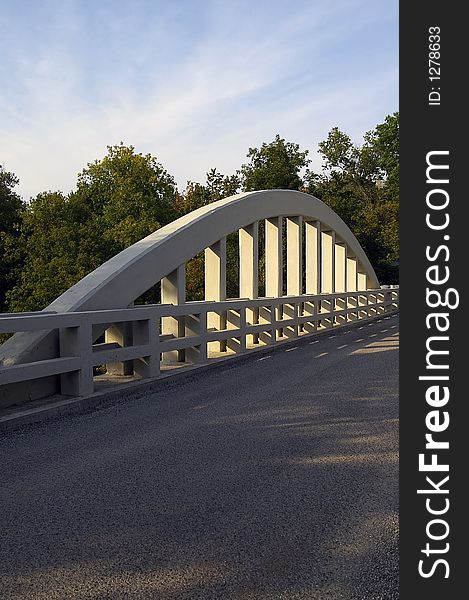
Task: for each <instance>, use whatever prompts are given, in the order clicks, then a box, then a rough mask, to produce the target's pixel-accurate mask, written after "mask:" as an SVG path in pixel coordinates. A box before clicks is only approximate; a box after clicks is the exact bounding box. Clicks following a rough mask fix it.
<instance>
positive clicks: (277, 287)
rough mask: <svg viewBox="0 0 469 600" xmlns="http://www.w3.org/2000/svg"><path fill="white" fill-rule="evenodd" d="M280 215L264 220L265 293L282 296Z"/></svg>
mask: <svg viewBox="0 0 469 600" xmlns="http://www.w3.org/2000/svg"><path fill="white" fill-rule="evenodd" d="M282 263H283V260H282V217H275V218H273V219H266V221H265V295H266V296H268V297H270V298H278V297H279V296H283V264H282Z"/></svg>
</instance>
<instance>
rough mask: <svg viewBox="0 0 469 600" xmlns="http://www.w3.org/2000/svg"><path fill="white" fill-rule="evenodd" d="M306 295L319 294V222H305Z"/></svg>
mask: <svg viewBox="0 0 469 600" xmlns="http://www.w3.org/2000/svg"><path fill="white" fill-rule="evenodd" d="M305 233H306V236H305V239H306V253H305V263H306V264H305V270H306V289H305V293H306V294H319V292H320V289H321V222H320V221H316V222H313V221H305Z"/></svg>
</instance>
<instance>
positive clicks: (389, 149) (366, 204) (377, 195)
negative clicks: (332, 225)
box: [304, 113, 399, 283]
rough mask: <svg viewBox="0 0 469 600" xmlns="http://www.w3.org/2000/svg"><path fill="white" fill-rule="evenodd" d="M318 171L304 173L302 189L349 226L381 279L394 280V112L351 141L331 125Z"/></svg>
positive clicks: (396, 152) (396, 217) (396, 254)
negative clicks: (359, 141)
mask: <svg viewBox="0 0 469 600" xmlns="http://www.w3.org/2000/svg"><path fill="white" fill-rule="evenodd" d="M319 153H320V154H321V155H322V158H323V172H322V173H314V172H312V171H308V172H307V173H306V176H305V185H304V191H306V192H308V193H311V194H313V195H315V196H317V197H318V198H320V199H321V200H323V201H324V202H325V203H326V204H328V205H329V206H330V207H331V208H332V209H333V210H334V211H335V212H336V213H337V214H338V215H339V216H340V217H342V219H343V220H344V221H345V222H346V223H347V225H348V226H349V227H350V228H351V229H352V231H353V233H354V234H355V235H356V237H357V238H358V240H359V242H360V244H361V245H362V246H363V249H364V250H365V253H366V254H367V256H368V258H369V259H370V261H371V263H372V265H373V266H374V268H375V270H376V273H377V275H378V278H379V279H380V281H382V282H383V283H395V282H396V281H397V278H398V272H397V268H396V264H397V261H398V258H399V234H398V227H399V114H398V113H394V114H393V115H390V116H388V117H386V119H385V121H384V123H381V124H379V125H377V126H376V127H375V129H373V130H371V131H369V132H367V133H366V134H365V136H364V143H363V145H362V146H357V145H354V144H353V142H352V140H351V139H350V137H349V136H348V135H346V134H345V133H343V132H341V131H340V130H339V129H338V128H337V127H335V128H333V129H332V130H331V131H330V132H329V135H328V137H327V139H326V140H324V141H323V142H321V143H320V144H319Z"/></svg>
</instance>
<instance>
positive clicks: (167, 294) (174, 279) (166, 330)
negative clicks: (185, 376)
mask: <svg viewBox="0 0 469 600" xmlns="http://www.w3.org/2000/svg"><path fill="white" fill-rule="evenodd" d="M185 301H186V265H185V264H184V265H180V266H179V267H178V268H177V269H174V271H171V273H169V275H167V276H166V277H163V279H162V280H161V304H184V303H185ZM161 333H162V334H163V335H168V334H170V335H174V337H184V335H185V323H184V317H163V318H162V320H161ZM165 358H166V359H168V360H170V361H184V360H185V351H184V350H172V351H171V352H165Z"/></svg>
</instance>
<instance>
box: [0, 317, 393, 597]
mask: <svg viewBox="0 0 469 600" xmlns="http://www.w3.org/2000/svg"><path fill="white" fill-rule="evenodd" d="M331 335H333V336H334V337H332V338H329V337H325V338H322V339H320V340H318V341H316V342H315V341H314V340H311V339H309V340H300V341H298V345H297V347H296V348H295V347H293V348H292V347H290V348H286V349H285V348H282V347H281V346H280V347H276V348H273V349H272V353H271V354H269V355H267V356H262V357H259V358H257V357H256V356H251V360H246V361H245V362H240V363H235V364H229V363H227V366H226V369H222V370H216V371H214V372H204V373H200V374H197V373H196V372H194V376H193V377H190V378H186V379H184V380H183V381H180V382H178V381H177V379H175V380H174V381H173V382H172V383H171V385H169V386H165V388H164V390H162V391H161V392H158V393H153V394H151V395H144V396H141V397H139V398H136V399H130V400H129V399H127V400H126V401H125V402H124V401H123V402H121V403H117V404H115V405H113V406H110V407H107V408H105V409H102V410H99V411H95V412H91V413H88V414H85V415H82V416H75V417H68V418H64V419H58V420H56V421H53V422H50V423H46V424H43V425H36V426H29V427H27V428H25V429H23V430H20V431H17V432H15V433H10V434H6V435H4V439H3V440H1V441H0V453H1V456H2V461H1V467H0V480H1V482H2V486H1V488H0V505H1V507H2V510H1V511H0V531H1V532H2V541H1V544H0V566H1V569H0V596H1V597H5V598H12V599H16V598H18V599H19V598H35V599H36V600H42V599H47V600H53V599H55V598H57V599H58V598H60V599H62V598H87V599H98V598H103V599H104V598H106V599H111V598H112V599H116V598H126V599H127V598H135V599H137V598H138V599H142V598H156V599H158V600H165V599H170V598H171V599H175V600H176V599H177V600H180V599H188V600H193V599H195V598H203V599H217V600H220V599H227V600H230V599H232V600H234V599H236V600H247V599H256V600H257V599H259V600H260V599H262V600H268V599H272V600H274V599H275V600H279V599H282V598H285V599H289V600H299V599H308V600H314V599H326V598H327V600H335V599H339V598H340V599H345V598H346V599H347V600H358V599H359V598H366V599H367V600H378V599H379V598H386V599H387V600H390V599H393V598H397V597H398V594H397V572H398V571H397V570H398V564H397V561H398V556H397V530H398V524H397V510H398V455H397V452H398V440H397V418H398V404H397V390H398V383H397V370H398V318H397V317H391V318H387V319H383V320H382V321H380V322H374V323H371V324H369V325H368V324H364V326H363V328H361V329H354V330H351V331H349V332H346V333H342V332H339V331H337V332H335V333H334V332H331Z"/></svg>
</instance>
